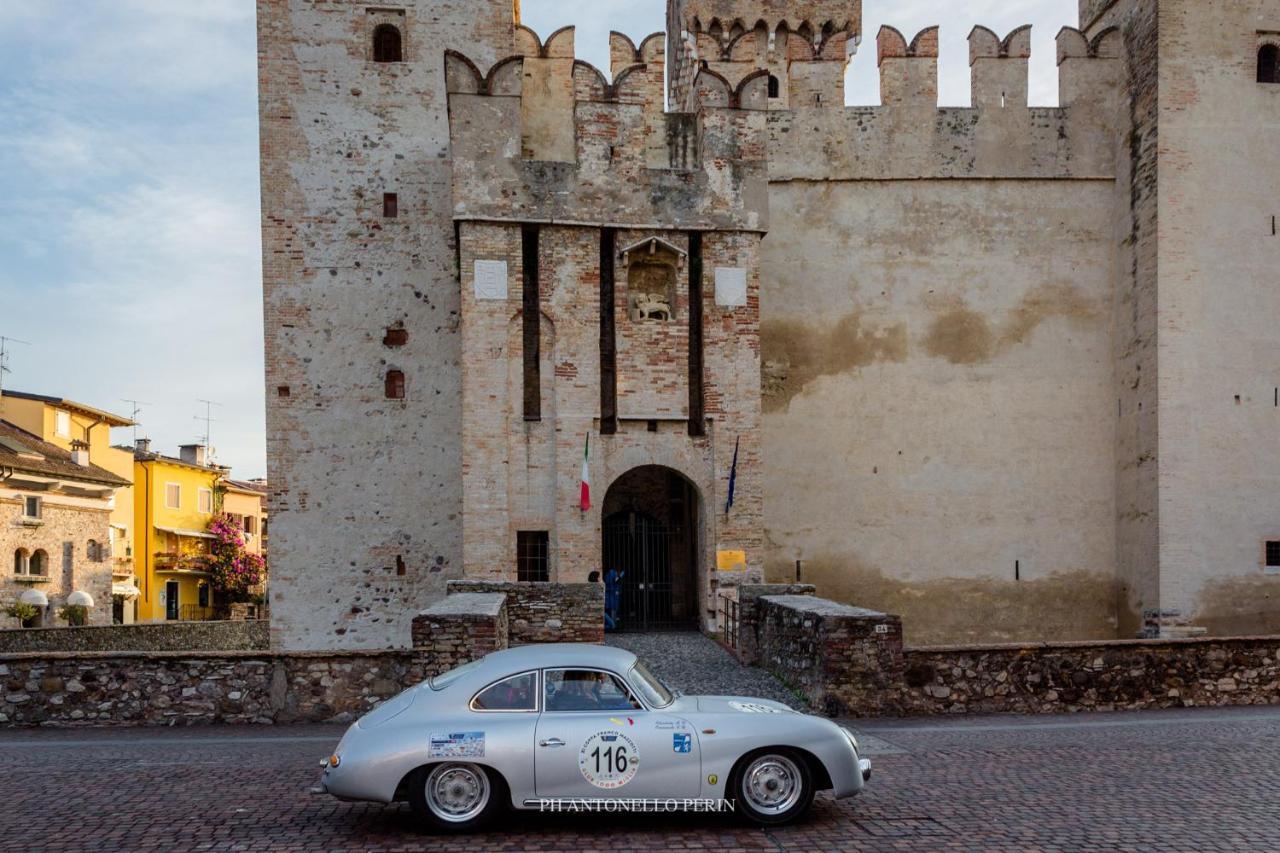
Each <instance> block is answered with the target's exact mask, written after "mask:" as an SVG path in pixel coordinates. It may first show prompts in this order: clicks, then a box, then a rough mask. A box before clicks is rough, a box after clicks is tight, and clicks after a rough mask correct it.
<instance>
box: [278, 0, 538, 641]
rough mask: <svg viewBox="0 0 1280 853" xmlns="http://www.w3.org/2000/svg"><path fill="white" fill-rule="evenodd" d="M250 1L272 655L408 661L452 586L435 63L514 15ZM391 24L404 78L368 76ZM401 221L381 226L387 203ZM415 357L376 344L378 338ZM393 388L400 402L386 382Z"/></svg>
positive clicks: (489, 52)
mask: <svg viewBox="0 0 1280 853" xmlns="http://www.w3.org/2000/svg"><path fill="white" fill-rule="evenodd" d="M396 6H397V8H398V9H400V10H403V11H402V13H399V12H396V11H387V10H379V9H375V8H372V7H366V6H363V5H358V4H350V3H338V2H320V3H316V2H309V0H259V3H258V19H259V25H258V26H259V66H260V69H259V70H260V114H261V115H260V118H261V136H262V140H261V145H262V196H263V261H264V300H265V325H266V364H267V377H266V378H267V382H266V384H267V401H268V402H267V432H268V471H269V475H270V480H271V499H270V512H271V516H272V518H271V524H272V530H271V547H272V574H273V578H272V585H271V592H272V602H271V604H272V617H273V622H272V630H273V642H274V643H275V644H276V645H277V646H278V647H283V648H288V649H323V648H333V647H343V648H381V647H389V646H392V647H393V646H404V645H407V644H408V642H409V626H408V623H407V620H406V619H405V618H404V616H403V614H405V613H412V612H415V611H416V610H417V609H419V607H420V606H421V605H423V604H425V603H427V602H428V601H431V600H433V599H434V598H437V597H439V596H440V595H442V594H443V592H444V582H445V579H446V578H448V577H456V576H457V575H459V574H460V572H461V557H462V541H461V540H462V537H461V533H462V531H461V522H460V519H459V515H460V512H461V504H462V492H461V478H460V464H461V461H460V460H461V446H460V436H461V421H460V409H461V400H460V389H459V382H460V373H459V371H458V369H457V365H458V360H459V356H460V347H459V342H458V322H459V314H458V312H459V304H458V292H457V280H456V277H455V263H454V251H453V246H452V235H453V228H452V225H451V223H450V220H449V209H450V161H449V146H448V140H449V127H448V117H447V99H446V93H445V86H444V56H443V54H444V51H445V50H446V49H457V50H463V51H466V52H467V53H469V54H471V55H472V56H474V57H476V58H477V60H479V61H483V62H485V63H486V64H487V63H491V62H493V61H494V60H495V59H496V58H498V57H500V56H505V55H507V54H510V53H511V52H512V49H513V38H512V26H513V21H512V17H513V11H512V7H513V4H512V2H511V0H447V1H446V2H440V0H432V1H431V2H427V0H402V2H398V3H397V4H396ZM379 23H393V24H395V25H396V26H399V27H400V28H401V31H402V33H403V37H404V60H405V61H404V62H398V63H374V62H372V56H371V51H372V47H371V44H372V31H373V27H374V26H375V25H377V24H379ZM388 192H391V193H396V194H397V195H398V201H399V216H398V218H395V219H388V218H383V215H382V213H383V193H388ZM393 326H394V327H403V328H404V329H405V330H406V331H407V334H408V341H407V343H406V344H404V345H403V346H387V345H384V343H383V340H384V336H385V330H386V329H387V328H389V327H393ZM390 369H399V370H402V371H404V373H405V376H406V386H407V394H406V397H405V399H403V400H388V399H385V395H384V377H385V374H386V372H387V371H388V370H390Z"/></svg>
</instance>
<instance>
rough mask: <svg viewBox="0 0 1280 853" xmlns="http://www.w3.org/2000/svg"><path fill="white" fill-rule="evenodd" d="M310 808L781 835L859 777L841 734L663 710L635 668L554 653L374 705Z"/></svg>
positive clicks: (431, 821)
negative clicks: (725, 826)
mask: <svg viewBox="0 0 1280 853" xmlns="http://www.w3.org/2000/svg"><path fill="white" fill-rule="evenodd" d="M323 764H324V775H323V777H322V778H321V780H320V784H319V785H318V786H317V787H316V789H315V790H316V792H317V793H328V794H332V795H334V796H336V797H338V798H340V799H343V800H369V801H373V802H379V803H390V802H393V801H397V800H408V801H409V803H410V804H411V805H412V806H413V810H414V812H415V814H417V815H418V816H419V818H420V819H421V820H422V821H424V822H425V823H427V824H428V825H431V826H434V827H436V828H439V829H445V830H455V831H461V830H470V829H475V828H477V827H479V826H481V825H483V824H485V823H486V822H488V821H489V820H491V819H492V818H493V817H494V816H495V815H496V814H497V813H499V812H500V811H502V810H503V809H505V808H507V807H512V808H516V809H535V810H537V809H542V810H547V809H552V810H558V811H577V810H603V811H621V810H627V811H632V810H636V811H664V810H685V809H693V810H708V811H710V810H718V809H720V808H725V807H728V808H733V809H734V810H735V811H737V812H738V814H740V815H742V816H743V817H745V818H747V819H749V820H753V821H756V822H758V823H762V824H782V823H787V822H789V821H793V820H795V819H796V818H798V817H799V816H800V815H802V814H804V812H805V811H806V810H807V809H808V808H809V805H810V804H811V803H812V802H813V795H814V793H815V792H816V791H821V790H831V791H833V792H834V794H835V796H836V797H850V796H853V795H854V794H856V793H858V792H859V791H861V790H862V787H863V784H864V783H865V782H866V781H867V780H868V779H869V778H870V776H871V762H870V761H868V760H867V759H865V758H862V757H861V756H860V755H859V747H858V741H857V739H856V738H855V737H854V735H853V733H852V732H850V731H849V730H848V729H844V728H841V727H840V726H838V725H836V724H835V723H833V722H831V721H829V720H825V719H821V718H819V717H812V716H808V715H806V714H800V713H797V712H795V711H792V710H791V709H790V708H788V707H787V706H785V705H782V704H780V703H778V702H772V701H769V700H767V699H752V698H744V697H733V696H676V695H674V694H673V693H672V691H670V690H669V689H667V687H665V686H664V685H663V684H662V682H661V681H659V680H658V679H657V678H655V677H654V676H653V675H652V674H651V673H650V672H649V671H648V669H646V668H645V665H644V664H643V663H641V662H640V661H639V660H637V659H636V656H635V655H633V654H632V653H630V652H627V651H624V650H622V649H616V648H610V647H608V646H594V645H579V644H557V645H539V646H522V647H519V648H514V649H508V650H506V651H501V652H495V653H493V654H491V655H488V656H486V657H484V658H482V659H481V660H477V661H473V662H471V663H468V664H465V665H463V666H460V667H458V668H457V669H455V670H452V671H451V672H447V673H445V674H444V675H441V676H438V677H436V678H433V679H430V680H429V681H426V682H424V683H422V684H420V685H418V686H416V687H412V688H410V689H408V690H406V691H404V692H403V693H401V694H400V695H399V696H396V697H395V698H393V699H389V700H387V701H386V702H384V703H382V704H381V705H379V706H378V707H377V708H375V709H374V710H373V711H371V712H370V713H369V714H366V715H365V716H364V717H362V718H361V719H360V720H359V721H357V722H356V723H355V724H354V725H352V726H351V727H350V728H349V729H348V730H347V732H346V734H345V735H343V737H342V741H341V742H340V743H339V744H338V747H337V749H336V750H334V753H333V754H332V755H331V756H329V757H328V758H326V759H324V761H323Z"/></svg>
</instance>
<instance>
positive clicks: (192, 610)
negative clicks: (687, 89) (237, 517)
mask: <svg viewBox="0 0 1280 853" xmlns="http://www.w3.org/2000/svg"><path fill="white" fill-rule="evenodd" d="M133 458H134V477H133V482H134V508H135V513H134V514H135V521H134V527H135V530H136V531H137V532H136V535H135V546H134V553H135V567H136V571H137V575H138V586H139V587H140V589H141V595H139V597H138V620H139V621H141V622H160V621H175V620H184V621H188V620H200V619H210V618H212V617H213V614H214V609H213V605H214V602H213V590H212V588H211V586H210V582H209V581H210V576H209V572H208V559H207V558H208V555H209V543H210V541H211V540H212V539H213V535H212V534H210V533H209V532H208V527H209V522H210V521H212V520H213V516H214V514H215V513H217V512H219V510H220V508H219V502H220V497H219V492H220V491H221V489H222V485H221V484H222V481H223V480H224V478H225V477H226V475H227V472H228V470H229V469H227V468H223V467H220V466H218V465H213V464H211V463H210V462H209V461H208V459H207V458H206V455H205V448H204V446H203V445H199V444H188V445H184V446H183V447H182V448H181V454H180V455H179V456H178V457H173V456H164V455H162V454H160V453H154V452H152V450H151V444H150V442H149V441H147V440H145V439H140V440H139V441H138V442H137V446H136V448H135V449H134V453H133Z"/></svg>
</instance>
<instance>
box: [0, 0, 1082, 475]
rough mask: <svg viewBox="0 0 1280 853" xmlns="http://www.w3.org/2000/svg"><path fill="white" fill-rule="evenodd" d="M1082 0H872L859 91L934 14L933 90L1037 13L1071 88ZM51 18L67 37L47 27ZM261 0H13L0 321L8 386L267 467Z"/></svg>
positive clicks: (1038, 51) (1041, 40)
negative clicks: (1068, 42) (1057, 40)
mask: <svg viewBox="0 0 1280 853" xmlns="http://www.w3.org/2000/svg"><path fill="white" fill-rule="evenodd" d="M521 8H522V14H523V20H524V23H525V24H526V25H528V26H530V27H532V28H533V29H534V30H536V31H537V32H539V33H540V34H542V35H547V34H549V33H551V32H552V31H553V30H556V29H558V28H559V27H562V26H565V25H568V24H574V25H576V26H577V28H578V29H577V34H576V41H577V53H578V56H579V57H580V58H582V59H585V60H587V61H589V62H592V63H594V64H596V65H598V66H599V67H601V68H607V66H608V32H609V30H614V29H616V30H620V31H622V32H625V33H627V34H628V35H630V36H632V37H633V38H634V39H635V40H636V41H637V42H639V40H640V38H642V37H643V36H645V35H647V34H649V33H651V32H657V31H659V30H661V29H662V28H663V27H664V22H665V11H664V3H663V2H662V0H592V2H590V3H582V2H570V0H522V2H521ZM1076 15H1077V3H1076V0H964V2H958V0H957V2H948V0H896V1H895V0H865V2H864V4H863V18H864V20H863V32H864V34H865V38H864V43H863V46H862V48H861V50H860V51H859V53H858V55H857V56H855V57H854V60H853V62H852V64H851V66H850V70H849V93H848V97H847V100H848V102H849V103H851V104H875V103H878V101H879V94H878V84H877V76H876V67H875V46H874V45H875V33H876V31H877V30H879V28H880V26H881V24H885V23H887V24H891V25H892V26H895V27H897V28H898V29H899V30H901V31H902V32H903V34H904V35H906V37H907V38H908V39H910V38H911V37H912V36H913V35H914V34H915V33H916V32H917V31H918V30H920V29H923V28H924V27H926V26H929V25H932V24H939V25H941V27H942V30H941V42H942V45H941V52H942V59H941V62H940V66H941V68H940V78H941V79H940V91H941V96H940V99H941V101H942V103H943V104H947V105H959V106H963V105H967V104H968V102H969V84H968V48H967V44H966V41H965V39H966V37H967V35H968V33H969V31H970V30H971V29H972V27H973V25H974V24H978V23H981V24H983V25H985V26H987V27H990V28H991V29H993V30H995V31H996V32H997V33H999V34H1000V35H1001V36H1003V35H1004V34H1005V33H1007V32H1009V31H1010V30H1012V29H1013V28H1015V27H1017V26H1020V25H1022V24H1027V23H1030V24H1032V25H1033V26H1034V29H1033V31H1032V34H1033V38H1034V48H1033V56H1032V71H1031V78H1032V79H1031V101H1032V104H1034V105H1051V104H1054V103H1056V101H1057V74H1056V69H1055V67H1054V44H1053V38H1054V36H1055V35H1056V33H1057V31H1058V30H1059V29H1060V28H1061V27H1062V26H1064V25H1074V24H1075V23H1076ZM51 32H56V33H57V35H58V37H57V38H56V39H49V38H47V35H48V34H49V33H51ZM255 63H256V42H255V33H254V2H253V0H199V2H189V0H184V2H174V0H40V2H37V3H21V2H10V0H0V335H5V336H9V337H13V338H18V339H21V340H23V341H27V342H28V344H27V345H12V350H11V353H10V357H9V367H10V368H11V372H10V373H9V374H7V375H6V376H5V380H4V384H5V387H7V388H13V389H17V390H22V391H33V392H36V393H42V394H50V395H56V396H64V397H69V398H71V399H75V400H79V401H81V402H84V403H88V404H90V405H93V406H97V407H99V408H104V409H109V410H113V411H118V412H121V413H123V414H126V415H128V414H130V413H131V411H132V408H133V406H132V404H131V403H128V402H125V401H126V400H139V401H142V404H141V406H140V408H141V412H140V414H139V416H138V419H139V421H140V422H141V423H142V426H141V427H140V428H139V435H140V436H141V435H146V436H148V437H150V438H151V439H153V441H154V442H155V443H156V446H157V448H158V449H160V450H163V451H165V452H176V448H177V445H179V444H184V443H189V442H192V441H195V440H197V439H198V438H199V437H201V436H202V435H203V434H204V432H205V424H204V422H203V420H198V419H197V416H198V415H203V413H204V405H203V404H202V403H200V402H199V401H200V400H214V401H217V403H218V405H217V406H216V407H214V408H213V411H212V414H213V418H214V422H213V424H212V426H211V428H210V431H211V437H212V444H213V446H214V447H215V448H216V449H217V453H218V459H219V461H221V462H222V463H223V464H229V465H232V466H233V467H234V473H235V476H238V477H246V478H247V477H256V476H261V475H263V474H265V471H266V465H265V437H264V424H263V418H264V416H263V411H264V395H263V379H262V343H261V341H262V308H261V298H260V293H261V262H260V240H259V232H258V148H257V133H258V128H257V100H256V98H257V94H256V88H255V87H256V68H255ZM115 438H116V439H117V441H118V442H127V441H129V440H130V439H131V431H130V430H117V431H116V434H115Z"/></svg>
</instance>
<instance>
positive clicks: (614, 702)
mask: <svg viewBox="0 0 1280 853" xmlns="http://www.w3.org/2000/svg"><path fill="white" fill-rule="evenodd" d="M543 681H544V683H545V685H546V687H545V692H546V704H545V705H544V707H545V708H546V709H547V710H548V711H638V710H641V709H642V708H643V707H644V706H642V705H641V704H640V703H639V702H637V701H636V699H635V697H634V696H632V695H631V691H630V690H628V689H627V686H626V684H624V683H623V682H622V679H620V678H618V677H617V676H616V675H614V674H613V673H609V672H602V671H600V670H597V669H549V670H547V671H546V673H545V674H544V676H543Z"/></svg>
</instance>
